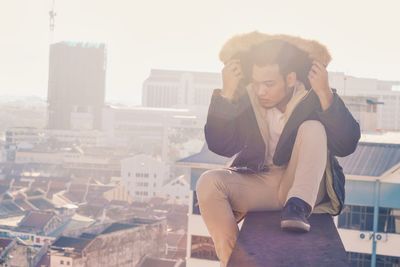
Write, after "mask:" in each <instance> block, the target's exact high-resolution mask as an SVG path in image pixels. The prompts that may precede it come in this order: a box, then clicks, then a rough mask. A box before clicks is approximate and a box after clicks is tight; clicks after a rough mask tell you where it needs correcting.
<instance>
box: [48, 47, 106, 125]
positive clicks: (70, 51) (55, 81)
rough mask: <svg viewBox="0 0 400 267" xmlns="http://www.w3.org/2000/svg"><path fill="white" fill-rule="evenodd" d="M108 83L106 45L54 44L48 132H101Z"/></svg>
mask: <svg viewBox="0 0 400 267" xmlns="http://www.w3.org/2000/svg"><path fill="white" fill-rule="evenodd" d="M105 81H106V47H105V45H104V44H93V43H74V42H59V43H55V44H52V45H51V46H50V62H49V83H48V96H47V99H48V104H49V106H48V128H50V129H85V130H90V129H100V128H101V113H102V108H103V105H104V98H105Z"/></svg>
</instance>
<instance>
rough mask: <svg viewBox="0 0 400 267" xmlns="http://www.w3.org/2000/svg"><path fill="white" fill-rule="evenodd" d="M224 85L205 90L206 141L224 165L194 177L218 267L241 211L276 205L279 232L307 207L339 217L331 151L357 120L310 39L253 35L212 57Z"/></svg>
mask: <svg viewBox="0 0 400 267" xmlns="http://www.w3.org/2000/svg"><path fill="white" fill-rule="evenodd" d="M220 57H221V59H222V60H223V61H224V63H225V67H224V68H223V70H222V77H223V88H222V90H221V89H215V90H214V92H213V95H212V99H211V103H210V107H209V112H208V117H207V122H206V125H205V128H204V130H205V137H206V141H207V144H208V147H209V149H210V150H211V151H213V152H215V153H216V154H219V155H222V156H226V157H232V156H234V155H236V156H235V157H234V159H233V162H232V163H231V165H230V167H229V168H222V169H216V170H210V171H207V172H205V173H203V174H202V176H201V177H200V179H199V180H198V182H197V184H196V193H197V198H198V201H199V208H200V212H201V215H202V217H203V220H204V222H205V224H206V226H207V228H208V231H209V233H210V235H211V237H212V239H213V242H214V245H215V249H216V253H217V256H218V258H219V259H220V261H221V266H225V265H226V264H227V262H228V259H229V257H230V255H231V253H232V250H233V247H234V245H235V243H236V239H237V235H238V232H239V229H238V226H237V223H238V222H240V221H241V220H242V219H243V218H244V216H245V215H246V213H247V212H248V211H257V210H282V215H281V222H280V224H281V228H282V229H283V230H288V231H300V232H308V231H309V230H310V224H309V222H308V220H307V218H308V217H309V216H310V214H311V213H329V214H332V215H337V214H339V213H340V211H341V209H342V208H343V203H344V174H343V171H342V168H341V167H340V165H339V164H338V162H337V160H336V158H335V156H341V157H343V156H347V155H349V154H351V153H353V152H354V150H355V148H356V146H357V143H358V140H359V138H360V127H359V124H358V123H357V122H356V121H355V120H354V118H353V116H352V115H351V113H350V112H349V110H348V109H347V108H346V106H345V105H344V103H343V101H342V100H341V99H340V97H339V96H338V95H337V94H336V91H335V89H331V88H330V87H329V83H328V73H327V71H326V65H327V64H328V63H329V61H330V55H329V53H328V52H327V50H326V48H325V47H324V46H322V45H321V44H319V43H316V42H314V41H309V40H304V39H301V38H298V37H292V36H286V35H276V36H271V35H266V34H262V33H258V32H253V33H250V34H245V35H242V36H238V37H234V38H233V39H231V40H230V41H228V43H227V44H226V45H225V46H224V48H223V49H222V51H221V54H220Z"/></svg>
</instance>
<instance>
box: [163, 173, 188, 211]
mask: <svg viewBox="0 0 400 267" xmlns="http://www.w3.org/2000/svg"><path fill="white" fill-rule="evenodd" d="M188 178H189V177H188V176H186V175H181V176H178V177H176V178H174V179H172V180H170V181H166V182H165V184H164V185H163V187H162V189H161V192H160V196H161V197H164V198H166V199H168V202H169V203H173V204H181V205H190V203H189V195H190V184H189V179H188Z"/></svg>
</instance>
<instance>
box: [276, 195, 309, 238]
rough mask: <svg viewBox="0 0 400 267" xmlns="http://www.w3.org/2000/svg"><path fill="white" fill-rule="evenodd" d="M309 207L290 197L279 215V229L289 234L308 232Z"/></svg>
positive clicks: (296, 198) (301, 201)
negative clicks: (289, 232)
mask: <svg viewBox="0 0 400 267" xmlns="http://www.w3.org/2000/svg"><path fill="white" fill-rule="evenodd" d="M310 215H311V206H310V205H309V204H308V203H306V202H305V201H304V200H302V199H300V198H298V197H292V198H290V199H289V200H288V201H287V202H286V205H285V207H283V210H282V214H281V229H282V230H285V231H291V232H309V231H310V223H309V222H308V220H307V218H308V217H310Z"/></svg>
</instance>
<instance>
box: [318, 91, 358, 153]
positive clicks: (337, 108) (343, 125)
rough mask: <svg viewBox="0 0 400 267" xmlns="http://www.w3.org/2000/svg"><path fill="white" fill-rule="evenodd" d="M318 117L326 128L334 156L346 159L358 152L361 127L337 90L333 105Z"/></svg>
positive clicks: (319, 113)
mask: <svg viewBox="0 0 400 267" xmlns="http://www.w3.org/2000/svg"><path fill="white" fill-rule="evenodd" d="M317 115H318V117H319V120H320V121H321V123H322V124H323V125H324V126H325V130H326V134H327V138H328V149H329V150H330V151H331V153H332V154H333V155H335V156H339V157H345V156H348V155H350V154H351V153H353V152H354V151H355V150H356V148H357V144H358V141H359V139H360V136H361V132H360V125H359V124H358V122H357V121H356V120H355V119H354V117H353V115H352V114H351V113H350V111H349V110H348V109H347V107H346V105H345V104H344V102H343V100H342V99H341V98H340V97H339V95H338V94H337V93H336V92H335V90H334V92H333V102H332V104H331V105H330V106H329V108H328V109H327V110H325V111H317Z"/></svg>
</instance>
